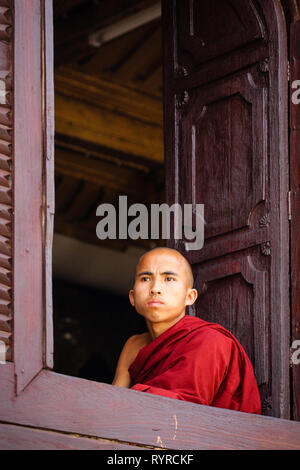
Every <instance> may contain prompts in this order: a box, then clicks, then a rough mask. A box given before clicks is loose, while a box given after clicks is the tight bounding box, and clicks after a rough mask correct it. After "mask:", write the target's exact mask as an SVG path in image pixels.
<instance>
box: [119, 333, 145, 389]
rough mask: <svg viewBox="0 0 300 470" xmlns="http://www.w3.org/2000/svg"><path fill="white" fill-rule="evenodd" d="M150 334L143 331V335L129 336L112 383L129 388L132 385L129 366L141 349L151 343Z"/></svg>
mask: <svg viewBox="0 0 300 470" xmlns="http://www.w3.org/2000/svg"><path fill="white" fill-rule="evenodd" d="M149 340H150V339H149V334H148V333H143V334H141V335H134V336H131V337H130V338H128V340H127V341H126V343H125V344H124V347H123V349H122V351H121V354H120V357H119V360H118V364H117V368H116V372H115V377H114V380H113V382H112V385H118V386H119V387H125V388H129V387H130V385H131V377H130V374H129V371H128V369H129V367H130V365H131V364H132V362H133V361H134V360H135V358H136V356H137V354H138V352H139V351H140V349H141V348H142V347H144V346H146V344H148V343H149Z"/></svg>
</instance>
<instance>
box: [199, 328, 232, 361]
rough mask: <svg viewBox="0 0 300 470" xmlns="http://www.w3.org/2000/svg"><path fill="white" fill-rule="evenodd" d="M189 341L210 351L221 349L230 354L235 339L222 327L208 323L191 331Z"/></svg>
mask: <svg viewBox="0 0 300 470" xmlns="http://www.w3.org/2000/svg"><path fill="white" fill-rule="evenodd" d="M190 342H191V343H194V344H195V345H199V347H200V346H201V347H203V348H207V349H210V350H211V351H212V350H214V351H218V350H219V351H221V350H222V351H223V352H227V353H228V354H230V353H231V352H232V350H233V349H234V348H235V340H234V339H233V337H232V335H231V334H230V333H229V332H227V330H225V329H224V328H222V327H220V325H217V327H214V326H211V325H210V324H207V325H204V326H202V327H201V328H199V329H196V330H193V331H192V332H191V338H190Z"/></svg>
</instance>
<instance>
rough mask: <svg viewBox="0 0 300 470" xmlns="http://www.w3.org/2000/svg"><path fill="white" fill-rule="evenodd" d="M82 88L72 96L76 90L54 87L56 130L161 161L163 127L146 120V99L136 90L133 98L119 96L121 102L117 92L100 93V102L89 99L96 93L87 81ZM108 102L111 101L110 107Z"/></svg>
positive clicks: (162, 155)
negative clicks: (81, 92)
mask: <svg viewBox="0 0 300 470" xmlns="http://www.w3.org/2000/svg"><path fill="white" fill-rule="evenodd" d="M85 87H86V88H85ZM82 89H84V90H85V91H84V92H83V93H84V94H83V95H82V96H80V97H75V94H76V93H77V92H78V90H77V91H76V92H74V93H72V92H71V93H61V92H59V91H58V89H56V93H55V126H56V132H57V133H58V134H60V135H63V136H66V137H67V138H69V139H72V138H74V139H76V140H80V141H82V142H89V143H91V144H93V145H98V146H102V147H106V148H111V149H113V150H116V151H120V152H124V153H128V154H132V155H134V156H136V157H141V158H142V159H148V160H152V161H155V162H157V163H163V161H164V143H163V127H162V125H161V123H155V122H149V121H151V119H152V120H154V119H153V116H152V115H151V109H149V108H146V106H147V103H149V99H148V100H146V99H143V98H142V97H143V95H142V94H136V95H135V96H136V100H135V101H134V100H132V101H131V102H128V101H127V105H126V104H125V103H126V98H128V96H129V95H128V94H127V96H126V95H123V96H122V97H121V98H122V99H124V101H123V104H122V106H121V101H122V100H120V99H119V98H120V96H114V95H113V94H111V93H110V94H109V95H105V93H103V95H102V96H103V100H101V103H100V102H96V99H95V101H94V102H93V103H92V102H91V101H92V100H91V96H95V98H96V95H95V94H93V93H92V94H90V92H89V91H88V85H87V83H85V84H84V86H83V87H82ZM73 91H74V88H73ZM101 91H102V92H103V90H101ZM106 91H107V90H106ZM87 96H88V97H87ZM116 100H117V101H118V103H119V105H120V106H119V105H117V103H116ZM153 101H154V100H153ZM111 103H114V105H115V108H114V109H112V107H111V106H112V105H111ZM143 106H144V107H145V108H144V109H143ZM110 107H111V109H109V108H110ZM122 108H123V109H122ZM125 108H126V109H125ZM148 113H149V114H148ZM133 114H135V116H133ZM155 119H156V118H155Z"/></svg>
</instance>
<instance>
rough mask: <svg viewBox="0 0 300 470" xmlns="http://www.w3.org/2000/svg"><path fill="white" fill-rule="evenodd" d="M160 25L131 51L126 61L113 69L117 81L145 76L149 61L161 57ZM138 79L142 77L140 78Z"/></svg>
mask: <svg viewBox="0 0 300 470" xmlns="http://www.w3.org/2000/svg"><path fill="white" fill-rule="evenodd" d="M160 46H161V25H160V24H159V25H158V26H157V27H156V29H155V31H154V32H153V33H152V34H151V35H150V36H149V37H148V38H146V39H145V40H144V41H142V42H141V43H140V44H139V45H138V47H137V48H136V49H135V50H134V51H132V53H131V55H130V56H129V57H127V58H126V61H125V62H124V63H123V64H122V65H121V66H120V67H119V68H118V69H117V70H116V71H115V78H116V80H118V81H124V82H126V81H127V82H128V81H130V80H133V81H134V80H136V79H137V77H138V76H143V75H144V76H147V67H149V63H150V64H153V63H155V62H157V59H158V58H160V57H161V47H160ZM140 81H143V79H141V78H140Z"/></svg>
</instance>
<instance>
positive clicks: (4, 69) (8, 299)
mask: <svg viewBox="0 0 300 470" xmlns="http://www.w3.org/2000/svg"><path fill="white" fill-rule="evenodd" d="M11 41H12V9H11V5H10V2H9V1H7V0H1V1H0V171H1V177H0V213H1V215H0V342H1V343H0V349H1V361H2V362H4V361H11V360H12V292H11V288H12V276H11V274H12V266H11V229H12V195H11V190H12V158H11V157H12V135H11V129H12V74H11V63H12V50H11ZM2 348H5V354H4V351H3V349H2Z"/></svg>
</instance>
